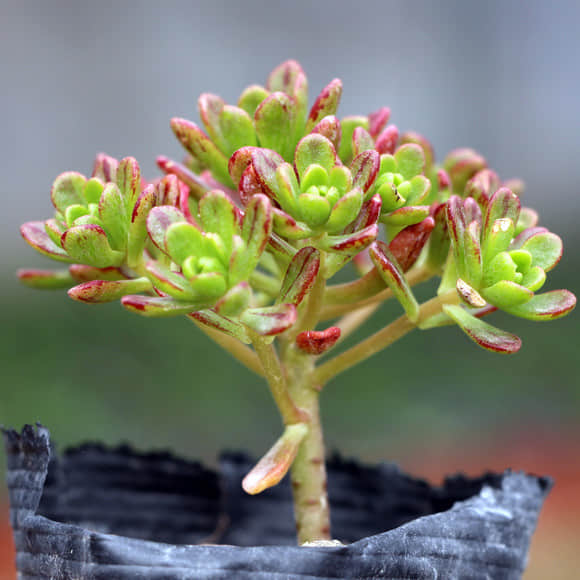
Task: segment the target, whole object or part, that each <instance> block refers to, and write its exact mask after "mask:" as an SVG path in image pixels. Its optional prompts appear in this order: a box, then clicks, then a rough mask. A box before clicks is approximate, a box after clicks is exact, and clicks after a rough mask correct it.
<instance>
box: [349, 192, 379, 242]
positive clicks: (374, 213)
mask: <svg viewBox="0 0 580 580" xmlns="http://www.w3.org/2000/svg"><path fill="white" fill-rule="evenodd" d="M381 207H382V200H381V196H380V195H379V194H378V193H377V194H375V195H373V197H371V198H370V199H369V200H368V201H365V202H364V203H363V206H362V208H361V210H360V212H359V214H358V217H357V218H356V221H355V222H353V223H352V224H350V225H349V226H348V227H347V228H346V230H345V233H347V234H350V233H353V232H355V231H356V230H362V229H364V228H366V227H368V226H372V225H373V224H376V223H377V220H378V219H379V216H380V215H381Z"/></svg>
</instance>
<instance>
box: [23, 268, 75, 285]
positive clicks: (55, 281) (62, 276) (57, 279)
mask: <svg viewBox="0 0 580 580" xmlns="http://www.w3.org/2000/svg"><path fill="white" fill-rule="evenodd" d="M17 275H18V280H19V281H20V282H21V283H22V284H24V285H25V286H28V287H29V288H35V289H37V290H59V289H61V288H70V286H71V284H74V278H73V277H72V276H71V275H70V273H69V271H68V270H29V269H22V270H18V274H17Z"/></svg>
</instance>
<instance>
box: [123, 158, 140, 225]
mask: <svg viewBox="0 0 580 580" xmlns="http://www.w3.org/2000/svg"><path fill="white" fill-rule="evenodd" d="M117 185H118V187H119V191H120V192H121V197H122V198H123V200H124V202H125V215H126V216H127V217H129V216H131V212H132V211H133V208H134V207H135V203H136V201H137V198H138V197H139V195H140V194H141V170H140V169H139V164H138V163H137V160H136V159H135V158H134V157H125V159H122V160H121V161H120V162H119V167H118V169H117Z"/></svg>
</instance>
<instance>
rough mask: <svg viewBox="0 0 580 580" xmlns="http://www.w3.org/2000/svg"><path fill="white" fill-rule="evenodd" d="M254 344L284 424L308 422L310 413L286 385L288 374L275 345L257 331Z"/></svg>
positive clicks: (253, 340) (253, 339) (253, 338)
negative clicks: (293, 397) (300, 406)
mask: <svg viewBox="0 0 580 580" xmlns="http://www.w3.org/2000/svg"><path fill="white" fill-rule="evenodd" d="M252 344H253V345H254V348H255V349H256V354H257V355H258V358H259V359H260V363H261V364H262V369H263V371H264V373H263V374H264V376H265V377H266V380H267V381H268V385H269V387H270V391H271V393H272V396H273V397H274V401H275V402H276V405H277V406H278V410H279V411H280V415H282V420H283V421H284V424H285V425H292V424H293V423H304V422H307V421H308V420H309V415H308V414H307V413H306V412H305V411H303V410H302V409H299V408H298V407H297V406H296V404H295V403H294V401H293V400H292V397H291V396H290V393H289V391H288V387H287V385H286V374H285V372H284V370H283V369H282V365H281V364H280V359H279V358H278V354H277V353H276V349H275V348H274V345H273V344H272V343H271V342H270V343H269V342H267V341H266V340H264V338H262V337H261V336H259V335H257V334H255V333H254V335H253V336H252Z"/></svg>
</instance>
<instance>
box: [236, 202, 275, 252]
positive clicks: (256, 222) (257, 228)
mask: <svg viewBox="0 0 580 580" xmlns="http://www.w3.org/2000/svg"><path fill="white" fill-rule="evenodd" d="M271 233H272V204H271V203H270V200H269V199H268V198H267V197H266V196H265V195H260V194H258V195H254V196H253V197H252V199H251V200H250V203H249V204H248V207H247V208H246V211H245V213H244V217H243V221H242V239H243V240H244V242H245V243H246V247H247V251H248V252H250V253H251V254H252V255H255V256H256V261H257V260H258V259H259V257H260V255H261V254H262V252H263V251H264V248H265V247H266V244H267V243H268V238H269V237H270V234H271Z"/></svg>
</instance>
